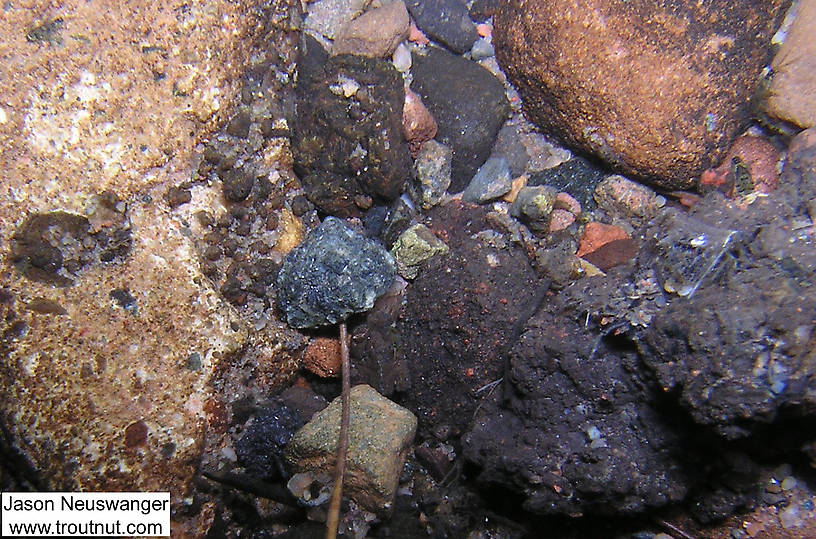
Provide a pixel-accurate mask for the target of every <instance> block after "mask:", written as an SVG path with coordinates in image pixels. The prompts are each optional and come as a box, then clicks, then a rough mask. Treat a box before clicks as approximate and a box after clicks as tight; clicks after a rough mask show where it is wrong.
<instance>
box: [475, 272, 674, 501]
mask: <svg viewBox="0 0 816 539" xmlns="http://www.w3.org/2000/svg"><path fill="white" fill-rule="evenodd" d="M614 291H615V287H614V286H610V283H608V282H605V281H604V280H603V279H599V278H592V279H585V280H583V281H580V282H579V283H576V284H575V285H573V286H572V287H570V288H568V289H566V290H565V291H564V292H562V293H560V294H559V295H557V296H549V297H547V298H546V299H545V301H544V303H543V304H542V307H541V309H540V310H539V312H538V313H537V314H536V315H535V316H534V317H533V318H532V319H530V320H529V321H528V322H527V323H526V325H525V327H524V331H523V332H522V333H521V336H520V337H519V338H518V339H517V340H516V341H515V342H514V346H513V347H512V348H511V350H510V352H509V363H508V365H507V369H506V371H504V373H503V375H504V383H503V387H501V388H499V389H498V390H497V391H496V392H495V394H494V398H490V399H486V400H485V403H484V406H483V407H482V409H481V410H480V412H479V414H478V415H477V417H476V419H475V420H474V422H473V427H472V428H471V430H470V431H469V432H468V433H467V435H466V436H465V438H464V440H463V444H464V447H465V456H466V458H467V459H468V460H470V461H472V462H474V463H476V464H477V465H479V466H480V467H481V473H480V474H479V476H478V481H480V482H481V483H483V484H485V485H486V486H488V485H495V484H499V485H503V486H506V487H509V488H511V489H512V490H513V491H515V492H520V493H523V494H522V497H523V503H522V507H524V509H526V510H528V511H532V512H535V513H541V514H567V515H572V516H577V515H581V514H584V513H600V514H616V513H618V514H619V513H633V512H638V511H643V510H644V509H646V508H648V507H655V506H661V505H666V504H668V503H671V502H676V501H679V500H680V499H682V498H683V497H684V496H685V494H686V491H687V488H688V486H687V480H686V477H685V474H684V471H683V469H682V467H681V463H680V461H679V460H678V458H677V457H678V456H680V455H682V449H681V448H680V447H679V446H678V435H677V434H675V433H674V432H675V429H677V427H679V426H680V425H679V424H672V422H669V421H665V420H663V419H661V418H660V417H659V415H658V414H656V413H655V411H654V410H653V409H651V408H650V404H649V403H650V402H651V401H653V397H652V396H651V395H650V393H649V391H648V390H647V389H645V388H644V382H646V380H645V379H642V378H640V377H639V376H638V374H637V369H638V367H637V356H636V354H635V353H634V352H633V351H632V350H631V349H626V348H624V349H618V348H616V347H615V346H614V344H613V343H612V342H610V341H607V340H605V339H603V335H604V334H606V333H607V332H608V331H609V330H608V329H607V328H604V327H603V326H602V325H600V323H599V322H600V320H601V319H602V316H603V313H605V312H607V311H605V309H603V308H602V307H601V305H603V304H604V303H606V302H608V301H609V297H611V296H613V295H614ZM501 395H504V399H502V398H501Z"/></svg>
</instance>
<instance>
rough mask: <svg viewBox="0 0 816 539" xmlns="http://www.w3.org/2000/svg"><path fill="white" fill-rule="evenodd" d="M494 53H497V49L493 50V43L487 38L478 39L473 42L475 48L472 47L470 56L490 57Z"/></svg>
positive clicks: (478, 58) (474, 58)
mask: <svg viewBox="0 0 816 539" xmlns="http://www.w3.org/2000/svg"><path fill="white" fill-rule="evenodd" d="M494 54H496V51H494V50H493V45H492V44H491V43H490V42H488V41H487V40H486V39H477V40H476V42H475V43H473V48H472V49H470V57H471V58H472V59H473V60H481V59H482V58H490V57H491V56H493V55H494Z"/></svg>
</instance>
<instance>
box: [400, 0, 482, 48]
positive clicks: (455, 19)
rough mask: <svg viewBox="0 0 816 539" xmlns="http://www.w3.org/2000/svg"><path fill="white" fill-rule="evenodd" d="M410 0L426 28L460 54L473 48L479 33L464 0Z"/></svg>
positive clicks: (420, 24)
mask: <svg viewBox="0 0 816 539" xmlns="http://www.w3.org/2000/svg"><path fill="white" fill-rule="evenodd" d="M406 4H407V6H408V10H409V11H410V12H411V16H413V17H414V20H415V21H416V22H417V25H419V27H420V28H421V29H422V31H424V32H425V33H426V34H428V35H429V36H430V37H431V38H432V39H434V40H436V41H438V42H439V43H442V44H443V45H445V46H446V47H448V48H449V49H450V50H452V51H453V52H455V53H457V54H462V53H465V52H467V51H469V50H470V48H471V47H472V46H473V42H474V41H476V39H477V38H478V37H479V35H478V34H477V33H476V25H475V24H473V21H471V20H470V17H469V15H468V10H467V6H466V5H465V3H464V2H461V1H460V0H407V2H406Z"/></svg>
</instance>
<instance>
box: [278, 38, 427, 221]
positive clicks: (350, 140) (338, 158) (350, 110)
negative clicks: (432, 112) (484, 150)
mask: <svg viewBox="0 0 816 539" xmlns="http://www.w3.org/2000/svg"><path fill="white" fill-rule="evenodd" d="M299 77H300V78H299V81H298V85H297V95H298V104H297V118H296V121H295V126H294V133H293V138H292V151H293V154H294V158H295V171H296V172H297V173H298V175H299V176H300V178H301V181H302V182H303V186H304V188H305V189H306V194H307V196H308V197H309V200H311V201H312V202H313V203H314V204H315V205H316V206H318V207H319V208H320V209H321V210H323V211H324V212H326V213H329V214H331V215H337V216H342V217H348V216H351V215H359V213H360V211H361V209H367V208H364V207H361V205H360V202H359V197H360V196H361V195H365V196H370V197H373V198H374V199H375V200H377V201H381V202H382V201H390V200H393V199H394V198H396V197H397V196H399V194H400V193H401V192H402V189H403V187H404V185H405V182H406V180H408V179H409V178H410V176H411V158H410V155H409V153H408V146H407V144H406V142H405V140H404V139H403V136H402V109H403V103H404V100H405V93H404V90H403V83H402V77H401V76H400V74H399V72H397V70H396V69H394V66H393V65H392V64H391V63H390V62H387V61H385V60H381V59H375V58H366V57H363V56H352V55H348V54H343V55H340V56H334V57H332V58H330V59H328V60H325V51H323V50H322V49H321V48H320V45H319V44H318V43H317V42H316V41H315V40H314V39H312V38H311V37H309V36H304V38H303V39H302V41H301V61H300V72H299ZM369 206H370V204H369Z"/></svg>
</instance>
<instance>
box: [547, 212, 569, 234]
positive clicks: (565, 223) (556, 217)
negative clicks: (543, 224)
mask: <svg viewBox="0 0 816 539" xmlns="http://www.w3.org/2000/svg"><path fill="white" fill-rule="evenodd" d="M574 222H575V214H573V213H572V212H570V211H567V210H562V209H559V208H556V209H554V210H553V211H552V213H551V214H550V232H558V231H559V230H564V229H565V228H567V227H569V226H570V225H571V224H572V223H574Z"/></svg>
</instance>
